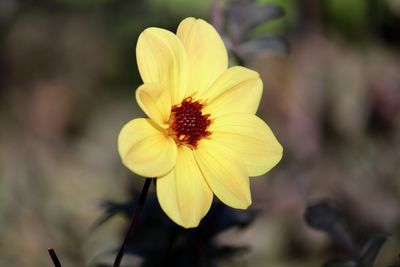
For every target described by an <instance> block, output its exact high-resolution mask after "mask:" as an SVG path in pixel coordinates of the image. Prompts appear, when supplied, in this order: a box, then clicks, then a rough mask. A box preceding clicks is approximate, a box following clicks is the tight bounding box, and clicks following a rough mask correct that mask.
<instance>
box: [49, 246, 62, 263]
mask: <svg viewBox="0 0 400 267" xmlns="http://www.w3.org/2000/svg"><path fill="white" fill-rule="evenodd" d="M47 251H48V252H49V255H50V258H51V260H52V261H53V263H54V266H55V267H61V263H60V260H59V259H58V257H57V254H56V252H55V251H54V249H52V248H49V249H48V250H47Z"/></svg>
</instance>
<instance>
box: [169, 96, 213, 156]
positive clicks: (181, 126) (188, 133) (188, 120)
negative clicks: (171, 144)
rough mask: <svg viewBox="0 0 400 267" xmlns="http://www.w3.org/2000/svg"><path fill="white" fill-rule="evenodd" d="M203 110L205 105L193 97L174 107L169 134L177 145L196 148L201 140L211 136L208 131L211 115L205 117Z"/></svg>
mask: <svg viewBox="0 0 400 267" xmlns="http://www.w3.org/2000/svg"><path fill="white" fill-rule="evenodd" d="M202 108H203V104H201V103H200V102H199V101H193V99H192V98H191V97H187V98H185V99H184V100H183V101H182V103H181V104H179V105H175V106H173V107H172V109H171V117H170V128H169V132H170V135H171V136H172V137H173V138H174V139H175V142H176V143H177V144H180V145H187V146H189V147H191V148H195V147H197V144H198V142H199V141H200V139H201V138H203V137H207V136H210V135H211V132H209V131H207V128H208V126H209V125H210V123H211V120H210V119H209V117H210V114H206V115H203V113H202V112H201V109H202Z"/></svg>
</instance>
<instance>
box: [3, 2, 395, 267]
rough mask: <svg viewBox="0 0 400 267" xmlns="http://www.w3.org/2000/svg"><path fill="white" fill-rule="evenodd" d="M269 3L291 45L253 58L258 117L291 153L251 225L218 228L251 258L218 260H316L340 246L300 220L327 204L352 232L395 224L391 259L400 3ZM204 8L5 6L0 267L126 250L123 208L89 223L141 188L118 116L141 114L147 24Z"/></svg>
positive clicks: (266, 184)
mask: <svg viewBox="0 0 400 267" xmlns="http://www.w3.org/2000/svg"><path fill="white" fill-rule="evenodd" d="M260 2H266V3H276V4H282V6H283V7H284V8H285V9H287V11H288V12H287V14H286V18H284V20H283V22H282V21H281V22H278V24H276V25H273V26H271V28H266V29H264V30H265V31H271V32H273V33H274V34H279V35H282V36H284V38H285V39H286V40H287V42H288V43H289V44H290V52H289V53H288V54H283V53H280V52H276V51H270V50H266V51H263V52H261V53H260V54H259V56H257V57H256V58H254V59H252V60H250V61H249V65H248V67H251V68H254V69H256V70H257V71H259V72H260V74H261V76H262V78H263V82H264V95H263V99H262V102H261V105H260V108H259V111H258V115H259V116H260V117H262V118H263V119H265V120H266V121H267V122H268V124H269V125H270V127H271V128H272V129H273V131H274V133H275V134H276V136H277V138H278V140H280V142H281V143H282V145H283V147H284V157H283V160H282V162H281V163H280V164H279V165H278V166H277V167H276V168H274V169H273V170H272V171H271V172H270V173H268V174H267V175H265V177H257V178H252V179H251V183H252V184H251V185H252V192H253V208H254V209H258V210H260V211H261V212H260V214H259V216H258V218H257V219H256V221H255V223H254V224H253V225H251V226H250V227H249V228H248V229H246V230H245V231H243V232H241V233H240V235H238V234H237V233H236V232H234V231H231V232H227V233H224V234H223V235H221V236H220V242H226V243H237V244H245V245H249V247H250V251H249V252H248V253H246V254H245V255H243V256H242V257H240V259H238V260H237V261H236V263H226V264H225V265H221V266H244V265H246V266H255V267H257V266H267V265H268V266H278V267H279V266H289V267H290V266H320V265H321V264H322V262H324V260H326V258H328V257H329V256H330V248H331V247H332V242H331V241H330V240H328V238H327V237H326V236H325V235H324V234H323V233H320V232H317V231H315V230H312V229H311V228H309V227H308V226H306V225H305V223H304V222H303V214H304V209H305V206H306V205H307V203H309V202H310V201H312V200H314V199H318V198H320V197H329V198H333V199H336V200H337V201H338V202H339V203H340V204H341V205H342V207H343V209H344V212H345V215H346V218H347V219H348V222H349V231H350V232H352V233H353V234H354V237H355V239H356V241H360V242H361V241H363V240H364V239H365V237H366V236H367V235H368V234H370V233H372V232H374V231H379V232H386V233H390V234H391V237H390V239H389V242H387V244H386V245H385V247H384V248H383V251H382V256H380V257H379V258H378V265H377V266H387V265H389V264H393V263H396V260H397V254H398V253H399V252H400V205H399V204H400V75H399V74H400V53H399V52H400V42H399V36H400V33H399V31H398V26H399V24H398V23H399V22H400V5H399V4H398V2H397V1H396V0H385V1H381V2H379V1H369V2H368V1H365V2H368V4H360V5H362V7H363V8H364V9H365V10H364V9H363V10H364V11H365V14H364V15H359V14H354V15H353V14H351V13H352V12H351V11H350V12H348V11H346V9H344V10H345V11H346V12H347V13H350V14H351V16H350V19H349V17H348V15H346V14H347V13H346V12H345V11H343V12H342V9H340V8H338V5H340V4H337V2H340V1H326V2H330V3H333V4H331V5H322V4H321V5H317V4H315V5H313V4H310V2H309V1H289V0H286V1H284V0H282V1H278V0H277V1H260ZM355 2H357V3H358V2H364V1H362V0H361V1H355ZM224 3H225V2H224ZM376 3H379V4H376ZM225 4H226V3H225ZM374 4H375V5H378V8H377V9H376V10H375V11H376V13H374V12H372V11H374V10H372V11H371V8H373V7H376V6H374ZM343 5H344V6H345V4H343ZM210 8H211V3H210V1H201V0H197V1H181V0H173V1H162V0H151V1H144V0H141V1H128V0H124V1H120V2H118V1H112V0H102V1H101V0H81V1H80V0H57V1H51V0H43V1H33V0H31V1H29V0H26V1H24V0H0V38H1V42H0V53H1V54H0V55H1V57H0V125H1V131H0V236H1V238H0V266H8V267H14V266H15V267H16V266H26V267H36V266H51V262H50V261H49V258H48V256H47V254H46V253H47V251H46V250H47V248H48V247H54V248H55V249H56V251H57V252H58V254H59V256H60V257H61V258H62V260H63V266H87V265H89V264H90V262H92V261H93V259H94V258H96V257H99V255H103V254H102V253H104V252H105V251H110V250H112V249H114V248H115V246H117V245H118V244H119V242H120V239H121V229H123V227H124V226H125V223H126V221H125V220H124V218H123V217H118V216H117V217H116V218H113V219H112V220H111V221H109V222H107V223H106V224H104V225H103V226H102V227H101V228H99V229H96V230H94V231H91V225H92V224H93V222H94V221H95V220H96V219H97V218H98V217H99V216H100V215H101V214H102V210H101V209H100V207H99V203H101V201H102V200H104V199H112V200H115V201H123V200H126V199H127V198H128V197H129V196H130V195H131V194H132V192H134V191H135V189H136V188H140V186H141V184H142V183H143V180H142V178H139V177H138V178H137V177H134V175H132V174H130V173H129V172H128V171H127V170H126V169H125V168H124V167H123V166H122V164H121V162H120V159H119V156H118V154H117V151H116V138H117V135H118V133H119V130H120V128H121V127H122V125H123V124H124V123H125V122H127V121H129V120H130V119H132V118H134V117H140V116H143V114H142V112H141V111H140V110H139V108H138V106H137V104H136V103H135V100H134V90H135V88H136V87H137V86H138V85H139V84H140V77H139V75H138V72H137V67H136V63H135V55H134V47H135V43H136V38H137V36H138V34H139V33H140V31H142V30H143V29H145V28H146V27H148V26H158V27H164V28H169V29H171V30H173V31H175V29H176V27H177V25H178V23H179V21H180V20H181V19H182V18H184V17H188V16H196V17H203V18H206V19H207V18H209V14H210ZM341 8H348V9H350V10H351V9H352V8H356V9H357V8H360V7H357V6H354V5H350V6H349V7H341ZM332 10H333V11H332ZM338 10H339V11H338ZM357 10H358V11H359V10H360V9H357ZM341 12H342V13H341ZM371 12H372V13H371ZM379 12H381V13H382V14H383V15H382V14H381V13H379ZM355 13H356V12H355ZM343 14H345V15H343ZM387 14H390V16H387ZM357 16H358V17H357ZM354 17H355V18H356V19H354V20H355V21H352V20H351V19H352V18H354ZM279 23H280V24H279ZM396 23H397V24H396ZM260 31H262V29H261V30H260ZM132 177H133V178H132ZM233 236H234V237H235V238H232V237H233ZM109 256H112V255H109V254H107V253H105V255H104V257H106V258H107V257H109ZM101 257H103V256H101ZM325 257H326V258H325ZM241 264H242V265H241Z"/></svg>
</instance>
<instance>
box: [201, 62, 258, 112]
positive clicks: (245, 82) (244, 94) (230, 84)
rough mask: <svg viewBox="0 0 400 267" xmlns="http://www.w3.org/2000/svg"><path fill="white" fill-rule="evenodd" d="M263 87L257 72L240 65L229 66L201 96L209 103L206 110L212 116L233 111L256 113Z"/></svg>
mask: <svg viewBox="0 0 400 267" xmlns="http://www.w3.org/2000/svg"><path fill="white" fill-rule="evenodd" d="M262 87H263V85H262V81H261V79H260V76H259V75H258V73H257V72H255V71H253V70H250V69H247V68H244V67H239V66H236V67H232V68H229V69H228V70H227V71H226V72H224V73H223V74H222V75H221V76H220V77H219V78H218V79H217V80H216V81H215V82H214V83H213V84H212V86H211V87H210V89H209V90H207V92H206V93H205V94H204V95H202V96H201V97H200V99H204V100H205V101H206V103H207V104H206V105H205V107H204V112H205V113H209V114H211V116H212V117H214V116H217V115H220V114H228V113H233V112H243V113H250V114H255V113H256V111H257V109H258V105H259V104H260V99H261V95H262Z"/></svg>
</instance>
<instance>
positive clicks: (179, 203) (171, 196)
mask: <svg viewBox="0 0 400 267" xmlns="http://www.w3.org/2000/svg"><path fill="white" fill-rule="evenodd" d="M212 197H213V194H212V192H211V190H210V188H209V187H208V185H207V183H206V181H205V180H204V177H203V175H202V174H201V172H200V170H199V167H198V166H197V164H196V161H195V159H194V156H193V151H192V150H191V149H189V148H187V147H185V146H181V147H179V148H178V157H177V161H176V165H175V168H174V169H173V170H172V171H171V172H169V173H168V174H167V175H165V176H163V177H160V178H159V179H157V198H158V201H159V202H160V206H161V208H162V209H163V210H164V212H165V213H166V214H167V215H168V216H169V217H170V218H171V219H172V220H173V221H174V222H175V223H177V224H179V225H181V226H183V227H185V228H190V227H196V226H198V225H199V222H200V220H201V219H202V218H203V217H204V216H205V215H206V213H207V212H208V210H209V209H210V206H211V202H212Z"/></svg>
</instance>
